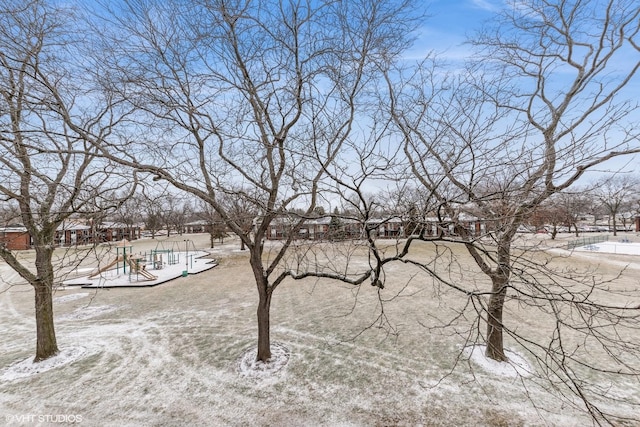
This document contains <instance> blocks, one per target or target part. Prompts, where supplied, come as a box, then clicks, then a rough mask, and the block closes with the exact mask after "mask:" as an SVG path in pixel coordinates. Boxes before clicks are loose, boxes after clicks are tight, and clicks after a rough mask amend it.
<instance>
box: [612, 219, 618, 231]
mask: <svg viewBox="0 0 640 427" xmlns="http://www.w3.org/2000/svg"><path fill="white" fill-rule="evenodd" d="M612 222H613V235H614V236H617V235H618V224H616V216H615V215H613V219H612Z"/></svg>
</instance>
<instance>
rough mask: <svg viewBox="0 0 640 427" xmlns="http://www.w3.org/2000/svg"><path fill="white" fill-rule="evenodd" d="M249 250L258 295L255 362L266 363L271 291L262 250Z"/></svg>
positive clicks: (268, 343) (253, 247) (269, 355)
mask: <svg viewBox="0 0 640 427" xmlns="http://www.w3.org/2000/svg"><path fill="white" fill-rule="evenodd" d="M241 240H242V239H241ZM243 243H244V242H243ZM250 250H251V256H250V263H251V269H252V270H253V276H254V277H255V280H256V286H257V287H258V295H259V300H258V310H257V317H258V355H257V356H256V361H262V362H266V361H268V360H269V359H270V358H271V331H270V314H271V313H270V309H271V294H272V292H273V289H272V288H271V287H270V286H269V279H268V277H267V276H266V275H265V272H264V268H263V265H262V248H261V247H260V246H251V247H250Z"/></svg>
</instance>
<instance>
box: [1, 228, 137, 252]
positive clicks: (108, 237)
mask: <svg viewBox="0 0 640 427" xmlns="http://www.w3.org/2000/svg"><path fill="white" fill-rule="evenodd" d="M140 234H141V229H140V226H137V225H136V226H127V225H124V224H118V223H115V222H106V223H102V224H100V225H99V226H98V227H95V229H94V227H92V226H91V225H88V224H86V223H84V222H82V221H69V222H64V223H63V224H61V225H60V226H59V227H58V228H57V230H56V234H55V238H54V244H55V245H56V246H62V247H69V246H77V245H89V244H94V243H103V242H112V241H120V240H123V239H127V240H136V239H139V238H140ZM0 245H1V246H2V247H3V248H6V249H9V250H12V251H22V250H26V249H31V248H33V238H32V237H31V235H30V234H29V233H28V232H27V229H26V228H25V227H24V226H22V225H11V226H7V227H0Z"/></svg>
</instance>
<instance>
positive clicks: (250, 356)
mask: <svg viewBox="0 0 640 427" xmlns="http://www.w3.org/2000/svg"><path fill="white" fill-rule="evenodd" d="M257 355H258V349H257V348H256V347H251V348H248V349H247V350H245V351H244V352H243V353H242V356H240V360H239V362H238V371H239V372H240V374H241V375H243V376H248V377H254V378H262V377H269V376H271V375H274V374H275V373H277V372H278V371H280V370H281V369H282V368H284V367H285V366H286V365H287V363H289V358H290V356H291V352H290V351H289V349H288V348H287V347H285V346H284V345H282V344H280V343H272V344H271V358H270V359H269V360H268V361H266V362H262V361H256V356H257Z"/></svg>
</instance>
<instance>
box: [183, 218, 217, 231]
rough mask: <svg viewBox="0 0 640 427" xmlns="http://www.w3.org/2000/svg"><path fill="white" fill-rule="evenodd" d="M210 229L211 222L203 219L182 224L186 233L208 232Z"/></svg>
mask: <svg viewBox="0 0 640 427" xmlns="http://www.w3.org/2000/svg"><path fill="white" fill-rule="evenodd" d="M210 231H211V224H210V223H209V222H208V221H205V220H198V221H193V222H189V223H187V224H185V225H184V232H185V233H187V234H194V233H209V232H210Z"/></svg>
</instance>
